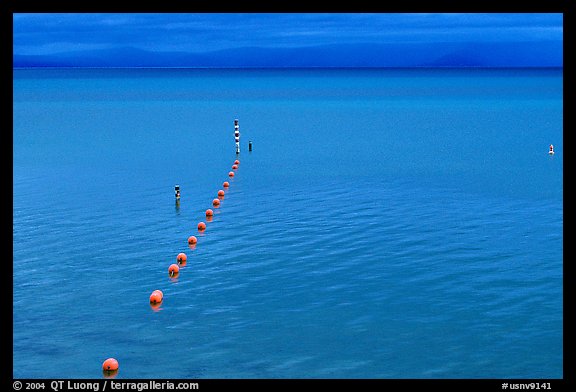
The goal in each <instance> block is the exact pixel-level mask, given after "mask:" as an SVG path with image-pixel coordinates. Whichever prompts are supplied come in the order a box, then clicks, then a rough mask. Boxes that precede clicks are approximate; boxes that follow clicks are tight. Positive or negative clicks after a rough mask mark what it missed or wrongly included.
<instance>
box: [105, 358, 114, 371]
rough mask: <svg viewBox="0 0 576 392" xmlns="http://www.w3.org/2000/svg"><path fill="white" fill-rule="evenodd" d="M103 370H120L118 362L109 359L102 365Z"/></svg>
mask: <svg viewBox="0 0 576 392" xmlns="http://www.w3.org/2000/svg"><path fill="white" fill-rule="evenodd" d="M102 370H105V371H115V370H118V361H117V360H116V359H114V358H108V359H107V360H105V361H104V363H103V364H102Z"/></svg>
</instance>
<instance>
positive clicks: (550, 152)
mask: <svg viewBox="0 0 576 392" xmlns="http://www.w3.org/2000/svg"><path fill="white" fill-rule="evenodd" d="M548 154H550V155H554V146H553V145H552V144H551V145H550V151H548Z"/></svg>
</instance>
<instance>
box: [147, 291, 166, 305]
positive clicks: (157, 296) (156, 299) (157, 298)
mask: <svg viewBox="0 0 576 392" xmlns="http://www.w3.org/2000/svg"><path fill="white" fill-rule="evenodd" d="M163 299H164V293H162V291H160V290H154V291H153V292H152V294H150V303H151V304H159V303H160V302H162V300H163Z"/></svg>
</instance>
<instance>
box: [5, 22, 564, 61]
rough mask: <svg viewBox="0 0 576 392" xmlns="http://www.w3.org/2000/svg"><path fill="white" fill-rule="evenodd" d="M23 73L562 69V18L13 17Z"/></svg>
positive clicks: (16, 49) (14, 47)
mask: <svg viewBox="0 0 576 392" xmlns="http://www.w3.org/2000/svg"><path fill="white" fill-rule="evenodd" d="M13 22H14V34H13V38H14V39H13V42H14V44H13V49H14V50H13V53H14V57H13V66H14V67H17V68H18V67H225V68H242V67H447V66H448V67H562V66H563V47H562V45H563V15H562V14H561V13H537V14H533V13H504V14H501V13H489V14H486V13H484V14H482V13H468V14H466V13H464V14H461V13H448V14H441V13H436V14H434V13H432V14H403V13H301V14H299V13H272V14H268V13H246V14H244V13H219V14H218V13H216V14H213V13H192V14H172V13H169V14H90V13H89V14H14V17H13Z"/></svg>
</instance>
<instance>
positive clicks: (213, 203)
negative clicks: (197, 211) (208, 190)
mask: <svg viewBox="0 0 576 392" xmlns="http://www.w3.org/2000/svg"><path fill="white" fill-rule="evenodd" d="M212 205H213V206H214V207H218V206H219V205H220V200H218V199H214V200H212Z"/></svg>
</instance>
